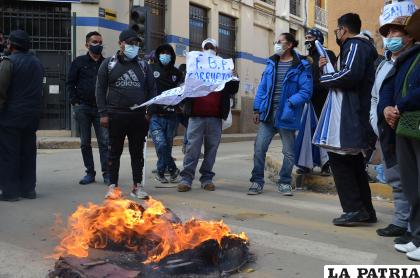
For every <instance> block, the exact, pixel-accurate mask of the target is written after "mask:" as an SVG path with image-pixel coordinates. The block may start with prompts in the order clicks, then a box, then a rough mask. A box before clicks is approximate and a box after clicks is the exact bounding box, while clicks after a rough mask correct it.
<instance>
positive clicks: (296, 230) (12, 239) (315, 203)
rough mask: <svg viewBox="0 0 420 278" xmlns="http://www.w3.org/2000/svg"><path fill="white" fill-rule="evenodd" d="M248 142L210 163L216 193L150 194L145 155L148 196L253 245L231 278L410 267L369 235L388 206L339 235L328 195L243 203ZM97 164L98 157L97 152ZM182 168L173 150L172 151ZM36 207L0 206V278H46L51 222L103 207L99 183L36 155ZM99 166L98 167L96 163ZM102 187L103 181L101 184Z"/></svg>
mask: <svg viewBox="0 0 420 278" xmlns="http://www.w3.org/2000/svg"><path fill="white" fill-rule="evenodd" d="M252 151H253V142H242V143H226V144H223V145H221V147H220V149H219V155H218V159H217V162H216V167H215V170H216V173H217V175H216V179H215V184H216V186H217V190H216V191H215V192H205V191H203V190H201V189H200V188H199V184H198V183H195V184H194V187H193V190H192V191H191V192H188V193H178V192H176V189H156V188H154V185H155V184H156V182H155V181H154V180H153V175H152V174H151V170H152V168H154V164H155V162H156V155H155V152H154V149H152V148H148V159H147V172H148V174H147V185H146V186H147V189H148V192H149V193H150V194H151V195H153V197H154V198H156V199H159V200H161V201H163V202H164V203H165V204H166V206H167V207H169V208H171V209H172V210H174V211H175V212H176V213H177V214H178V215H179V216H181V217H182V218H184V219H185V218H188V217H191V216H195V217H201V218H205V219H224V221H225V222H226V223H228V224H229V225H230V226H231V227H232V228H233V230H234V231H236V232H239V231H244V232H246V233H247V234H248V236H249V238H250V240H251V250H252V252H253V253H255V254H256V255H257V261H256V263H254V264H251V265H250V266H249V268H248V270H249V271H252V270H254V272H251V273H241V274H239V275H237V276H236V277H284V278H288V277H308V278H311V277H322V271H323V265H325V264H410V263H411V262H409V261H408V260H406V258H405V256H404V255H402V254H399V253H397V252H396V251H394V250H393V245H392V240H391V239H386V238H380V237H378V236H376V233H375V229H376V228H378V227H383V226H384V225H386V224H388V223H389V221H390V219H391V214H392V204H391V203H389V202H387V201H375V206H376V209H377V212H378V218H379V219H380V222H379V223H378V224H376V225H375V226H372V227H359V228H340V227H335V226H333V225H332V224H331V219H332V218H333V217H335V216H337V215H338V214H339V212H340V207H339V203H338V199H337V197H336V196H332V195H321V194H315V193H309V192H297V193H296V194H295V196H294V197H283V196H281V195H280V194H279V193H278V192H277V191H276V189H275V187H274V184H273V182H271V181H269V182H267V184H266V187H265V193H264V194H263V195H260V196H251V197H250V196H247V195H246V191H247V188H248V185H249V176H250V172H251V169H252ZM94 152H95V155H96V157H95V161H96V162H98V161H99V158H98V154H97V151H96V150H95V151H94ZM174 156H175V157H176V158H177V164H178V165H181V164H182V157H183V156H182V154H181V150H180V148H179V147H176V148H175V149H174ZM38 162H39V164H38V165H39V166H38V188H37V190H38V193H39V198H38V199H36V200H22V201H20V202H16V203H4V202H2V203H0V221H1V222H0V223H1V225H0V277H1V278H6V277H13V278H14V277H30V278H36V277H45V274H46V273H47V270H48V269H49V268H51V266H52V264H53V261H52V260H48V259H45V257H46V256H47V255H49V254H51V253H52V252H53V248H54V246H55V245H56V244H57V238H56V237H55V232H54V231H53V230H52V227H53V224H54V221H55V215H56V214H60V215H62V216H64V217H66V216H67V215H68V214H70V213H71V212H72V211H74V209H75V208H76V206H77V205H78V204H81V203H82V204H85V203H87V202H89V201H91V202H95V203H97V202H101V201H102V198H103V195H104V193H105V191H106V187H105V185H104V184H102V183H99V182H98V183H95V184H92V185H88V186H82V185H79V184H78V180H79V178H80V177H81V175H82V173H83V170H82V167H81V165H82V160H81V154H80V151H79V150H40V151H39V156H38ZM97 165H99V163H97ZM121 165H122V169H121V174H120V176H121V184H122V185H123V188H124V190H125V191H126V192H127V191H128V188H129V187H128V185H129V184H130V181H131V178H130V177H131V174H130V171H131V170H130V167H129V165H130V164H129V155H128V150H125V152H124V154H123V158H122V162H121ZM100 181H101V180H100Z"/></svg>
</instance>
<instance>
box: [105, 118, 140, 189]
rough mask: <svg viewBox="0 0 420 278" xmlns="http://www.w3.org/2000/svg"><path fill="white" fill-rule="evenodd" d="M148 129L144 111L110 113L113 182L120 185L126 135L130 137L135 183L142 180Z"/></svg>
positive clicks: (111, 177)
mask: <svg viewBox="0 0 420 278" xmlns="http://www.w3.org/2000/svg"><path fill="white" fill-rule="evenodd" d="M147 130H148V124H147V121H146V119H145V117H144V114H143V113H136V112H118V113H117V112H112V113H110V114H109V148H108V149H109V150H108V151H109V152H108V166H109V168H108V170H109V175H110V181H111V184H115V185H118V173H119V170H120V157H121V154H122V152H123V148H124V140H125V137H126V136H127V137H128V149H129V151H130V157H131V169H132V172H133V182H134V183H135V184H136V183H141V182H142V180H143V166H144V159H143V147H144V140H145V136H146V134H147Z"/></svg>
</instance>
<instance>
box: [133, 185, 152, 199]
mask: <svg viewBox="0 0 420 278" xmlns="http://www.w3.org/2000/svg"><path fill="white" fill-rule="evenodd" d="M130 196H131V197H134V198H138V199H143V200H144V199H148V198H149V194H147V192H146V191H144V186H143V185H141V184H136V185H134V186H133V190H131V192H130Z"/></svg>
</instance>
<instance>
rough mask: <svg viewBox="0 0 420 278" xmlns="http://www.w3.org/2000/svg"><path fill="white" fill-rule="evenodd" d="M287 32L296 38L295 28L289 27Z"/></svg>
mask: <svg viewBox="0 0 420 278" xmlns="http://www.w3.org/2000/svg"><path fill="white" fill-rule="evenodd" d="M289 33H290V34H292V35H293V36H294V37H295V39H296V40H297V30H295V29H293V28H290V29H289Z"/></svg>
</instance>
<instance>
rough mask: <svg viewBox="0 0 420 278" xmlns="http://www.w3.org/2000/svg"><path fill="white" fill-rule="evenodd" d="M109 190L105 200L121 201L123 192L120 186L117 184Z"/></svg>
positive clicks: (112, 185)
mask: <svg viewBox="0 0 420 278" xmlns="http://www.w3.org/2000/svg"><path fill="white" fill-rule="evenodd" d="M108 188H109V189H108V192H107V193H106V195H105V199H109V200H116V199H121V197H122V192H121V189H120V188H119V187H118V186H116V185H115V184H111V185H110V186H109V187H108Z"/></svg>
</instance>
